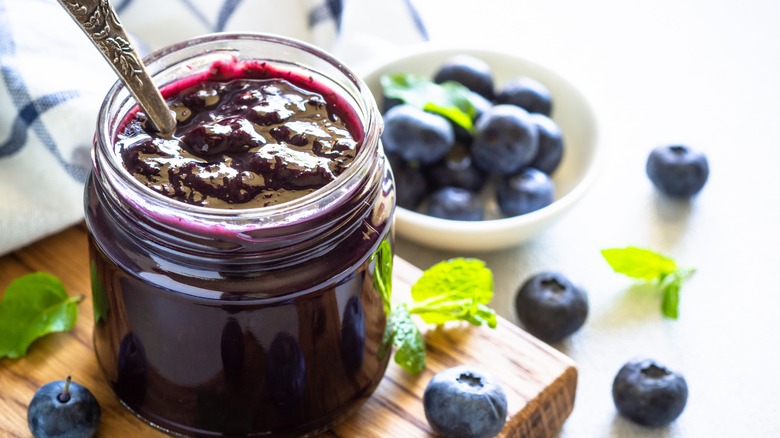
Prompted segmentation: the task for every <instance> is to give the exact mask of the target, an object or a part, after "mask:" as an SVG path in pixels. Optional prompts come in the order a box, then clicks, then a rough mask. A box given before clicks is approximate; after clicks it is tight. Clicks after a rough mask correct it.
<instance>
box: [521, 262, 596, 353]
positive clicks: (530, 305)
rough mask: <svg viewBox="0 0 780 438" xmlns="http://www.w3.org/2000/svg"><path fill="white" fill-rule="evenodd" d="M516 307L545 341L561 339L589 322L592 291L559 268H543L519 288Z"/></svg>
mask: <svg viewBox="0 0 780 438" xmlns="http://www.w3.org/2000/svg"><path fill="white" fill-rule="evenodd" d="M515 310H516V311H517V317H518V318H519V319H520V322H522V323H523V326H524V327H525V329H526V330H528V332H529V333H531V334H532V335H534V336H536V337H537V338H539V339H541V340H543V341H545V342H550V343H554V342H560V341H562V340H564V339H566V338H567V337H569V336H571V335H572V334H573V333H574V332H576V331H577V330H579V329H580V327H582V325H583V324H584V323H585V319H586V318H587V316H588V295H587V294H586V293H585V291H584V290H583V289H582V288H579V287H577V286H575V285H574V284H572V282H571V281H569V279H567V278H566V277H564V276H563V275H562V274H560V273H558V272H541V273H538V274H535V275H532V276H531V277H530V278H528V279H527V280H526V281H525V282H524V283H523V285H522V286H521V287H520V289H519V290H518V291H517V295H516V296H515Z"/></svg>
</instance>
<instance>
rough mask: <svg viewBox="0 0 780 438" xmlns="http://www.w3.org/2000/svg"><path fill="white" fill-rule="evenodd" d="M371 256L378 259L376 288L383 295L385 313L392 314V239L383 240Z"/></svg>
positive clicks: (375, 275) (375, 270)
mask: <svg viewBox="0 0 780 438" xmlns="http://www.w3.org/2000/svg"><path fill="white" fill-rule="evenodd" d="M371 257H372V259H373V260H374V261H376V268H375V269H374V288H376V290H377V291H379V294H380V295H381V296H382V303H383V304H384V306H385V313H387V314H390V308H391V303H390V300H391V298H392V291H393V249H392V248H391V247H390V241H389V240H387V239H385V240H383V241H382V243H380V244H379V248H377V250H376V252H375V253H374V254H373V255H372V256H371Z"/></svg>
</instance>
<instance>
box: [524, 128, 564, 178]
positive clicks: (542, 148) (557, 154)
mask: <svg viewBox="0 0 780 438" xmlns="http://www.w3.org/2000/svg"><path fill="white" fill-rule="evenodd" d="M531 120H533V122H534V124H535V125H536V131H537V132H538V134H539V151H538V152H537V153H536V157H534V159H533V161H531V164H530V166H531V167H533V168H536V169H539V170H541V171H542V172H544V173H546V174H548V175H552V173H553V172H555V169H557V168H558V165H559V164H561V158H563V134H562V133H561V128H560V127H559V126H558V124H557V123H555V122H554V121H553V120H552V119H551V118H549V117H547V116H545V115H544V114H537V113H534V114H531Z"/></svg>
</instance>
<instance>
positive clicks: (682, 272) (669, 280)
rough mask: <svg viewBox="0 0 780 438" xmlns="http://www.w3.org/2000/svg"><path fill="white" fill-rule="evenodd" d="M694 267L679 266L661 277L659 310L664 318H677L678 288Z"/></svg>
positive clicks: (678, 314) (693, 270)
mask: <svg viewBox="0 0 780 438" xmlns="http://www.w3.org/2000/svg"><path fill="white" fill-rule="evenodd" d="M694 272H696V270H695V269H687V268H679V269H677V270H676V271H674V272H672V273H671V274H669V275H667V276H665V277H664V278H663V279H661V282H660V284H661V290H662V291H663V299H662V300H661V312H662V313H663V315H664V316H665V317H666V318H671V319H677V318H679V316H680V313H679V306H680V289H682V285H683V283H685V281H686V280H688V279H689V278H690V277H691V276H692V275H693V273H694Z"/></svg>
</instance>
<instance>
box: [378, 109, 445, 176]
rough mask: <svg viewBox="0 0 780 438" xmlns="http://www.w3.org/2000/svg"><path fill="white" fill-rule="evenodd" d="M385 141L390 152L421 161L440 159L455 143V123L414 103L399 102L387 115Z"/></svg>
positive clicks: (406, 158) (384, 143)
mask: <svg viewBox="0 0 780 438" xmlns="http://www.w3.org/2000/svg"><path fill="white" fill-rule="evenodd" d="M384 122H385V131H384V133H383V134H382V144H383V145H384V148H385V150H386V151H387V152H390V153H395V154H398V155H400V156H401V157H402V158H403V159H404V160H406V161H418V162H420V163H421V164H428V163H433V162H434V161H436V160H439V159H440V158H441V157H443V156H444V154H446V153H447V151H449V150H450V148H452V145H453V144H454V143H455V133H454V132H453V130H452V125H450V123H449V122H448V121H447V119H445V118H444V117H442V116H440V115H437V114H432V113H428V112H425V111H423V110H421V109H419V108H417V107H414V106H411V105H406V104H404V105H398V106H395V107H393V108H390V110H389V111H388V112H386V113H385V115H384Z"/></svg>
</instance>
